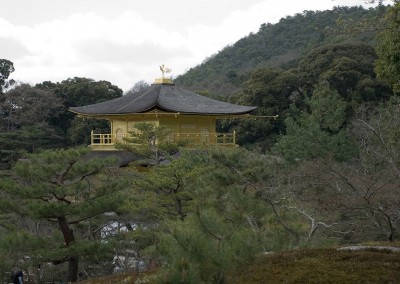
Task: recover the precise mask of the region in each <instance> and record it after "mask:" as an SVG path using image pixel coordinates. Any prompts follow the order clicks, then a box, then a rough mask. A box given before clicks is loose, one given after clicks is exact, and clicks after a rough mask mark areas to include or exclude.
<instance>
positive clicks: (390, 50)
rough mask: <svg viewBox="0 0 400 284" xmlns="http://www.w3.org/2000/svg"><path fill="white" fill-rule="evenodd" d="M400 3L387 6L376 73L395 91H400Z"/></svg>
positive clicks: (379, 44)
mask: <svg viewBox="0 0 400 284" xmlns="http://www.w3.org/2000/svg"><path fill="white" fill-rule="evenodd" d="M399 15H400V3H399V2H397V3H395V4H394V6H393V7H390V8H389V11H388V13H387V15H386V19H385V20H386V27H385V29H384V30H383V31H382V32H381V33H380V34H379V41H378V45H377V49H376V50H377V53H378V60H377V62H376V73H377V74H378V76H379V78H381V79H382V80H384V81H385V82H386V83H388V84H389V85H390V86H391V87H392V88H393V91H394V92H395V93H399V92H400V83H399V82H400V31H399V30H400V16H399Z"/></svg>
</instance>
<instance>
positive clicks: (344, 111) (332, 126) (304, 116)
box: [275, 83, 356, 161]
mask: <svg viewBox="0 0 400 284" xmlns="http://www.w3.org/2000/svg"><path fill="white" fill-rule="evenodd" d="M306 104H307V106H308V108H309V110H304V111H300V112H299V114H298V116H297V117H295V118H292V117H290V118H288V119H287V120H286V121H285V122H286V127H287V129H286V134H285V135H282V136H281V138H280V139H279V141H278V142H277V144H276V145H275V150H277V151H278V152H279V153H281V154H282V155H283V156H284V157H286V158H287V159H289V160H291V161H294V160H299V159H300V160H302V159H306V160H307V159H313V158H320V157H332V158H335V159H338V160H344V159H347V158H349V157H351V156H352V155H354V154H355V153H356V150H355V147H354V142H353V141H352V139H351V138H350V136H349V133H348V130H347V128H346V125H347V121H348V104H347V103H346V102H345V101H344V100H343V99H342V98H341V97H340V96H339V94H338V93H337V92H336V91H335V90H332V89H331V88H330V87H329V85H328V84H327V83H321V84H320V85H319V86H318V87H316V89H315V90H314V93H313V96H312V97H311V98H310V99H308V100H306ZM294 112H296V110H294Z"/></svg>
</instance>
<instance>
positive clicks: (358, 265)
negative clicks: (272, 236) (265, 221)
mask: <svg viewBox="0 0 400 284" xmlns="http://www.w3.org/2000/svg"><path fill="white" fill-rule="evenodd" d="M229 278H230V279H229V283H231V284H239V283H246V284H251V283H400V253H399V252H392V251H389V250H387V251H386V250H360V251H343V250H342V251H339V250H336V249H308V250H295V251H288V252H282V253H272V254H268V255H264V256H262V257H260V258H259V259H257V261H255V262H254V263H253V264H252V265H250V266H249V267H247V268H246V269H245V270H243V271H240V272H238V273H237V274H235V275H231V276H230V277H229Z"/></svg>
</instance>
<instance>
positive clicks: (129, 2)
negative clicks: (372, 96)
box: [0, 0, 389, 91]
mask: <svg viewBox="0 0 400 284" xmlns="http://www.w3.org/2000/svg"><path fill="white" fill-rule="evenodd" d="M363 2H364V1H363V0H170V1H161V0H136V1H135V0H113V1H111V0H0V58H4V59H8V60H11V61H12V62H13V63H14V67H15V69H16V70H15V72H14V73H12V74H11V76H10V78H13V79H15V80H20V81H23V82H27V83H31V84H35V83H40V82H43V81H52V82H60V81H62V80H65V79H67V78H69V77H87V78H92V79H94V80H106V81H110V82H111V83H112V84H114V85H117V86H118V87H120V88H122V89H123V90H124V91H126V90H128V89H129V88H130V87H132V86H133V85H134V84H135V83H136V82H137V81H140V80H145V81H147V82H149V83H152V82H153V81H154V79H155V78H159V77H161V73H160V71H159V65H161V64H165V65H166V66H168V67H169V68H171V69H172V73H171V74H170V75H172V76H173V77H176V76H177V75H180V74H182V73H184V72H185V71H186V70H188V69H189V68H191V67H194V66H196V65H197V64H200V63H201V62H202V61H203V60H204V59H205V58H207V57H209V56H210V55H212V54H215V53H217V52H218V51H219V50H221V49H222V48H223V47H225V46H227V45H229V44H233V43H235V42H236V41H237V40H239V39H240V38H242V37H244V36H246V35H248V34H249V33H250V32H257V31H258V28H259V27H260V25H261V24H262V23H276V22H278V21H279V19H280V18H282V17H286V16H291V15H294V14H296V13H301V12H303V11H304V10H326V9H331V8H332V7H334V6H343V5H345V6H354V5H360V4H363ZM386 3H389V2H388V1H387V2H386ZM364 6H365V7H370V5H364Z"/></svg>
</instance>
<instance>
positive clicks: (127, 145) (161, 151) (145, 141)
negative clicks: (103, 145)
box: [115, 122, 185, 165]
mask: <svg viewBox="0 0 400 284" xmlns="http://www.w3.org/2000/svg"><path fill="white" fill-rule="evenodd" d="M135 128H136V130H133V131H128V133H129V136H127V137H123V140H124V142H117V143H116V145H115V147H116V148H117V149H124V150H127V151H130V152H132V153H134V154H136V155H138V156H139V157H142V158H145V159H150V160H153V161H154V163H155V164H156V165H158V164H159V163H160V162H161V161H162V159H164V158H165V156H168V155H172V154H174V153H176V152H178V150H179V147H180V146H182V145H184V144H185V142H184V141H173V140H171V139H170V134H171V130H170V129H169V128H167V127H164V126H157V125H155V124H153V123H147V122H138V123H136V124H135Z"/></svg>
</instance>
